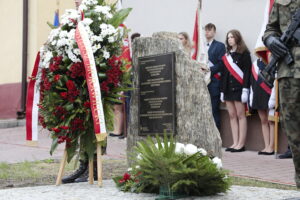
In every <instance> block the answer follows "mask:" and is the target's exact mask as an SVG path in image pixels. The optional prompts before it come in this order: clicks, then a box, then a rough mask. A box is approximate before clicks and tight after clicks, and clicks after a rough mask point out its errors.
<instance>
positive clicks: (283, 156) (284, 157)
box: [278, 150, 293, 159]
mask: <svg viewBox="0 0 300 200" xmlns="http://www.w3.org/2000/svg"><path fill="white" fill-rule="evenodd" d="M278 158H279V159H286V158H293V155H292V152H291V150H287V151H286V152H285V153H284V154H282V155H280V156H278Z"/></svg>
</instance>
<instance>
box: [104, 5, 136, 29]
mask: <svg viewBox="0 0 300 200" xmlns="http://www.w3.org/2000/svg"><path fill="white" fill-rule="evenodd" d="M131 10H132V8H125V9H121V10H119V11H118V12H117V13H116V14H115V15H114V16H113V17H112V18H111V19H110V20H109V21H108V23H109V24H111V25H112V26H114V27H115V28H117V27H118V26H119V25H120V24H121V23H122V22H123V21H124V20H125V19H126V18H127V16H128V15H129V13H130V12H131Z"/></svg>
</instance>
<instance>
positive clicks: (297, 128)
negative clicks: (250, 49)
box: [278, 78, 300, 188]
mask: <svg viewBox="0 0 300 200" xmlns="http://www.w3.org/2000/svg"><path fill="white" fill-rule="evenodd" d="M278 83H279V101H280V104H279V105H280V120H281V124H282V125H283V129H284V132H285V133H286V135H287V138H288V143H289V145H290V147H291V150H292V153H293V161H294V166H295V172H296V175H295V181H296V184H297V187H298V188H300V79H295V78H282V79H279V82H278Z"/></svg>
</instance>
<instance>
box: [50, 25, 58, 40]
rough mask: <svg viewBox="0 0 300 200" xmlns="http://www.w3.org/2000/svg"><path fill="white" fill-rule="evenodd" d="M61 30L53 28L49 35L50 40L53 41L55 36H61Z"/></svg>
mask: <svg viewBox="0 0 300 200" xmlns="http://www.w3.org/2000/svg"><path fill="white" fill-rule="evenodd" d="M59 32H60V29H59V28H56V29H52V31H51V32H50V34H49V36H48V40H49V41H53V40H54V38H55V37H58V36H59Z"/></svg>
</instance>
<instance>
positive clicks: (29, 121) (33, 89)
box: [26, 52, 40, 146]
mask: <svg viewBox="0 0 300 200" xmlns="http://www.w3.org/2000/svg"><path fill="white" fill-rule="evenodd" d="M39 65H40V53H39V52H38V54H37V56H36V59H35V63H34V67H33V71H32V74H31V77H30V81H29V84H28V89H27V99H26V142H27V145H30V146H36V145H37V141H38V111H39V108H38V104H39V100H40V90H39V84H40V79H39V78H38V77H37V75H38V74H39V70H40V67H39Z"/></svg>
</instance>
